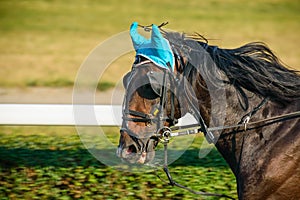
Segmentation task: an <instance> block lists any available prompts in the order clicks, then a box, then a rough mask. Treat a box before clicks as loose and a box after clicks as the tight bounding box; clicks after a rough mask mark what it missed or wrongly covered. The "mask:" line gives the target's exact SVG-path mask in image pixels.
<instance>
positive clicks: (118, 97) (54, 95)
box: [0, 87, 124, 105]
mask: <svg viewBox="0 0 300 200" xmlns="http://www.w3.org/2000/svg"><path fill="white" fill-rule="evenodd" d="M123 95H124V93H123V90H122V89H118V88H117V89H111V90H108V91H104V92H97V93H96V94H95V103H96V104H111V102H113V104H119V105H120V104H122V101H123ZM80 96H82V97H84V96H85V93H84V92H82V93H80ZM112 96H113V98H112ZM72 98H73V88H50V87H31V88H0V103H25V104H30V103H41V104H43V103H45V104H57V103H58V104H71V103H72Z"/></svg>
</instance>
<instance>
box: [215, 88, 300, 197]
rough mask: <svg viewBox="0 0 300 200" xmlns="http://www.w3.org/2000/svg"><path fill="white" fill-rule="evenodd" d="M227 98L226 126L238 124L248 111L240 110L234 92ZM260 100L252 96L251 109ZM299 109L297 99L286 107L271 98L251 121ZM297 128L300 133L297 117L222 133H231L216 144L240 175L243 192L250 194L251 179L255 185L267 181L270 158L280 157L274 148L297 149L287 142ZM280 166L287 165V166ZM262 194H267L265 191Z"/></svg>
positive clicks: (239, 180) (239, 181)
mask: <svg viewBox="0 0 300 200" xmlns="http://www.w3.org/2000/svg"><path fill="white" fill-rule="evenodd" d="M231 92H232V91H229V93H231ZM228 97H229V99H228V105H227V117H226V122H225V125H234V124H237V123H238V122H239V121H240V120H241V118H242V117H243V116H244V115H245V114H246V113H247V112H245V111H243V110H242V109H241V107H240V106H239V102H238V100H237V99H236V96H234V94H231V95H228ZM260 102H261V99H260V98H258V97H256V96H253V97H252V98H249V106H250V107H249V110H248V112H249V111H251V110H252V109H253V108H254V107H256V106H257V105H258V104H259V103H260ZM296 110H299V103H298V102H294V103H293V104H291V105H290V106H288V107H285V108H283V107H280V106H279V105H276V104H275V103H272V102H271V101H269V102H267V103H266V104H265V105H264V106H263V107H262V108H261V109H260V110H259V111H258V112H257V113H256V114H255V115H254V116H253V117H252V118H251V122H255V121H257V120H261V119H266V118H269V117H272V116H278V115H281V114H284V113H289V112H292V111H296ZM297 126H298V130H297ZM297 131H298V132H299V121H297V119H296V120H293V121H289V122H285V123H284V122H283V123H278V124H272V125H269V126H265V127H261V128H257V129H254V130H251V131H247V132H240V133H235V132H234V130H226V131H224V132H223V133H222V134H226V133H228V132H231V133H230V134H229V135H228V136H225V137H222V138H221V139H219V140H218V142H217V144H216V147H217V148H218V150H219V151H220V153H221V154H222V155H223V157H224V158H225V160H226V161H227V162H228V164H229V165H230V167H231V169H232V171H233V173H234V174H235V176H236V177H237V182H238V189H239V192H240V195H243V194H247V193H248V194H251V189H247V188H245V187H247V185H248V182H251V183H252V185H251V186H252V187H259V186H258V185H259V184H260V182H264V181H266V180H264V177H265V176H266V172H267V168H268V167H269V166H268V164H269V159H272V158H276V156H277V155H275V154H276V151H274V149H275V148H282V147H283V148H284V147H286V150H288V149H291V148H294V147H291V146H289V145H288V144H285V142H288V141H291V138H292V137H293V136H291V134H292V133H291V132H294V135H295V134H298V133H297ZM298 135H299V134H298ZM298 138H299V137H298ZM299 142H300V141H299V140H298V144H299ZM281 144H282V145H285V146H281V147H279V146H278V145H281ZM277 153H278V151H277ZM271 155H272V156H271ZM298 157H299V156H298ZM280 162H281V161H280ZM281 164H282V162H281ZM280 167H283V168H284V166H280ZM255 181H257V182H255ZM255 184H256V185H255ZM265 184H268V183H265ZM248 186H249V185H248ZM261 187H262V186H261ZM262 188H263V187H262ZM245 190H250V191H245ZM256 192H257V191H256ZM262 193H264V191H263V190H262ZM262 195H263V194H262Z"/></svg>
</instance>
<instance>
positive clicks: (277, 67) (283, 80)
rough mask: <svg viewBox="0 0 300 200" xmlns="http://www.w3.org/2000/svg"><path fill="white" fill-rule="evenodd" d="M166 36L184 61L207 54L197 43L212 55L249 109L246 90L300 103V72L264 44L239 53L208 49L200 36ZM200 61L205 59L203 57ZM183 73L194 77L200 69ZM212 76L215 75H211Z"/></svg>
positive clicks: (205, 41) (283, 101)
mask: <svg viewBox="0 0 300 200" xmlns="http://www.w3.org/2000/svg"><path fill="white" fill-rule="evenodd" d="M163 34H164V36H165V37H166V39H168V40H169V42H170V44H171V45H172V48H173V49H175V51H180V54H181V56H184V57H189V56H190V54H191V53H192V54H196V53H198V54H201V52H202V54H203V53H204V51H199V48H198V49H197V50H195V49H194V48H193V46H195V45H193V43H195V41H196V42H197V44H198V45H201V46H202V47H203V49H204V50H206V52H208V53H209V55H210V57H211V58H212V60H213V61H214V63H215V64H216V66H217V68H218V69H219V70H220V71H221V73H224V74H225V75H226V77H227V78H228V79H227V80H222V81H223V82H225V83H229V84H231V85H233V86H234V87H235V88H236V89H237V91H238V92H239V93H240V94H242V96H243V98H244V100H243V101H244V104H245V105H246V107H248V106H247V105H248V97H247V96H246V95H245V93H244V91H243V89H246V90H248V91H251V92H253V93H254V94H257V95H259V96H261V97H263V98H266V97H267V98H269V99H270V100H271V101H274V102H277V103H279V104H282V105H287V104H289V103H290V102H292V101H295V100H299V99H300V75H299V74H298V71H296V70H291V69H288V68H287V67H285V66H284V64H282V63H281V62H280V61H279V59H278V58H277V57H276V56H275V55H274V53H273V52H272V51H271V50H270V49H269V48H268V47H267V45H266V44H264V43H261V42H254V43H249V44H246V45H244V46H241V47H239V48H236V49H222V48H218V47H217V46H211V45H208V42H207V40H206V39H205V38H204V37H202V36H201V35H198V34H197V35H194V36H188V35H185V34H180V33H176V32H163ZM175 53H176V52H175ZM198 58H199V59H201V55H199V57H198ZM196 67H204V68H205V69H203V70H207V71H209V69H207V68H208V66H207V65H206V64H205V63H204V64H203V63H202V64H199V66H198V65H197V66H196ZM185 68H186V67H185ZM182 70H183V73H185V71H186V70H189V73H191V74H192V73H196V71H195V70H197V69H195V68H194V70H193V69H182ZM208 73H210V74H211V72H208ZM214 73H220V72H214ZM191 81H193V79H191ZM245 109H247V108H245Z"/></svg>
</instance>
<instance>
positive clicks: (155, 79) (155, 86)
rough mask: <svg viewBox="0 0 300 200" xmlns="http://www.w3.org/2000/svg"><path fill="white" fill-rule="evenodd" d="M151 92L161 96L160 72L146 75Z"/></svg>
mask: <svg viewBox="0 0 300 200" xmlns="http://www.w3.org/2000/svg"><path fill="white" fill-rule="evenodd" d="M147 77H148V80H149V83H150V85H151V88H152V90H153V91H154V93H155V94H157V95H158V96H162V91H163V90H162V87H163V86H164V85H163V84H164V83H163V82H164V74H163V73H161V72H155V71H150V72H148V73H147Z"/></svg>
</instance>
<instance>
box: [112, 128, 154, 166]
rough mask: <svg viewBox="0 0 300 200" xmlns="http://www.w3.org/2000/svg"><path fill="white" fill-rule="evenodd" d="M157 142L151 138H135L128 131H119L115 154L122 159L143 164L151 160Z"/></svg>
mask: <svg viewBox="0 0 300 200" xmlns="http://www.w3.org/2000/svg"><path fill="white" fill-rule="evenodd" d="M156 144H157V142H156V140H154V139H152V138H147V139H146V138H145V139H135V140H133V138H132V137H130V136H129V135H128V133H126V132H124V131H121V137H120V142H119V146H118V149H117V152H116V154H117V156H118V157H119V158H121V159H122V160H124V161H126V162H128V163H131V164H134V163H138V164H145V163H148V162H150V161H152V160H153V158H154V156H155V151H154V149H155V146H156Z"/></svg>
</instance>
